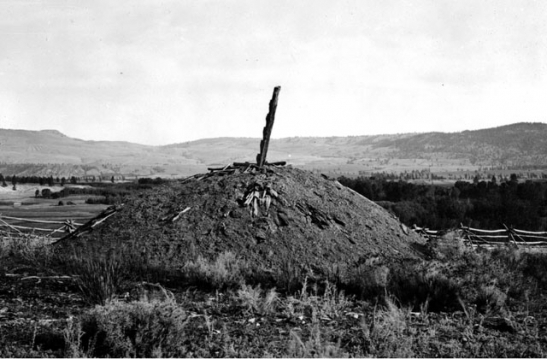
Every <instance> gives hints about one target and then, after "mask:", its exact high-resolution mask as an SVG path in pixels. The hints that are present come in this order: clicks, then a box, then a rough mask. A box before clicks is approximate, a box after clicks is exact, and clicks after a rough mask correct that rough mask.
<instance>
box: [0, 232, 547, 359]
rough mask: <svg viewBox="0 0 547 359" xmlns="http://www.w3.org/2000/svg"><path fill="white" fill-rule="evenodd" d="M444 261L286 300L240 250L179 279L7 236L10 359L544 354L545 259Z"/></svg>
mask: <svg viewBox="0 0 547 359" xmlns="http://www.w3.org/2000/svg"><path fill="white" fill-rule="evenodd" d="M444 254H445V257H444V259H439V258H437V259H435V257H433V258H431V259H430V260H428V261H426V262H421V263H418V262H416V263H406V264H405V265H404V266H402V267H401V266H398V265H397V264H395V263H386V264H384V265H381V266H377V265H371V266H369V267H367V268H365V270H363V268H361V270H360V271H359V272H356V273H354V274H359V275H358V276H353V277H352V278H353V280H351V281H349V282H348V281H343V277H342V276H339V277H333V278H331V280H333V282H329V281H327V280H326V279H318V278H309V277H307V276H306V277H298V278H294V279H295V280H297V281H298V282H299V286H298V288H296V290H294V291H290V292H288V291H285V290H281V289H280V288H282V286H281V285H279V286H277V288H276V287H275V286H274V287H271V286H270V287H265V286H263V285H261V283H257V282H256V279H255V280H253V279H252V278H256V274H257V269H258V268H257V267H256V266H253V263H247V262H246V261H245V260H244V259H242V258H238V257H237V255H234V254H233V253H223V254H222V255H220V256H219V257H218V258H216V259H215V260H205V259H203V258H197V259H196V260H195V261H189V262H187V263H184V264H183V267H182V268H181V271H180V272H179V273H177V275H176V277H172V276H171V275H169V274H168V273H163V272H162V271H161V270H160V268H158V267H154V266H152V267H151V266H150V265H151V263H146V259H144V258H143V257H142V256H141V255H140V253H131V252H124V251H123V250H122V251H120V252H119V253H110V254H108V255H107V256H106V257H104V256H99V255H98V254H97V253H88V254H86V255H85V256H81V257H79V256H75V255H73V256H71V257H63V256H59V254H56V253H55V251H54V250H53V249H52V248H51V247H45V246H43V245H40V244H39V243H37V242H34V244H31V243H30V242H26V243H22V242H21V240H20V239H17V238H11V239H10V238H4V239H3V240H2V241H0V259H2V261H1V263H2V264H1V265H0V303H1V304H2V305H1V306H0V357H187V356H188V357H349V356H351V357H545V354H546V350H547V336H546V335H547V315H546V314H545V313H547V307H546V305H545V301H544V297H545V294H546V292H545V289H546V288H547V287H546V280H545V278H546V277H545V263H546V260H547V259H546V257H545V255H531V254H526V253H519V252H516V251H511V250H507V249H502V250H496V251H491V252H490V251H487V252H474V251H466V252H463V253H452V254H451V255H450V256H449V257H446V255H447V254H448V253H444ZM151 268H154V270H151ZM380 273H387V274H388V275H387V276H383V275H380ZM276 274H278V275H279V276H280V278H281V277H283V276H285V275H289V274H290V273H288V272H287V273H276ZM292 275H294V274H292ZM339 275H341V274H339ZM350 277H351V275H350ZM143 280H144V281H146V282H143ZM336 283H338V284H336Z"/></svg>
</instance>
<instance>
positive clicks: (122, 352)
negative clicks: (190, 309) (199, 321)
mask: <svg viewBox="0 0 547 359" xmlns="http://www.w3.org/2000/svg"><path fill="white" fill-rule="evenodd" d="M187 321H188V317H187V315H186V312H185V311H184V310H183V309H181V308H180V307H178V306H177V305H176V304H175V303H174V302H171V301H168V302H158V301H154V302H131V303H122V302H116V301H114V302H108V303H106V304H105V305H104V306H97V307H95V308H94V309H92V310H90V311H89V312H88V313H86V314H84V315H83V316H82V317H81V318H80V319H79V320H78V322H77V323H76V325H69V326H68V327H67V328H66V329H65V340H66V347H67V349H66V351H67V353H66V354H68V355H70V356H72V357H80V356H88V355H89V356H94V357H126V358H129V357H137V358H142V357H144V358H151V357H156V358H158V357H182V356H184V355H185V350H184V344H183V343H184V339H185V334H184V328H185V326H186V324H187Z"/></svg>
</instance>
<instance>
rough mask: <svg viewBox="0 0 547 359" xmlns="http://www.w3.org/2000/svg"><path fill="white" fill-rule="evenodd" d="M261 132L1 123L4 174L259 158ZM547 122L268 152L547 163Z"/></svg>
mask: <svg viewBox="0 0 547 359" xmlns="http://www.w3.org/2000/svg"><path fill="white" fill-rule="evenodd" d="M259 143H260V140H259V139H255V138H214V139H203V140H198V141H192V142H185V143H178V144H171V145H166V146H145V145H139V144H135V143H129V142H110V141H83V140H79V139H74V138H70V137H67V136H65V135H63V134H61V133H60V132H58V131H55V130H46V131H23V130H2V129H0V172H1V173H3V174H4V175H10V174H17V175H50V174H52V175H54V176H72V175H74V176H84V175H88V176H89V175H106V176H110V175H124V176H161V177H170V176H186V175H190V174H194V173H198V172H204V171H206V168H207V167H208V166H218V165H225V164H227V163H231V162H234V161H254V159H255V156H256V153H257V152H258V146H259ZM546 153H547V124H544V123H516V124H512V125H507V126H501V127H495V128H489V129H483V130H477V131H463V132H454V133H441V132H429V133H414V134H396V135H376V136H351V137H292V138H282V139H272V141H271V142H270V151H269V154H268V159H269V160H270V161H280V160H283V161H288V162H289V163H290V164H293V165H295V166H299V167H302V168H305V169H309V170H320V171H325V172H332V171H334V172H339V173H343V172H354V173H357V172H359V171H365V172H375V171H388V172H390V171H395V172H403V171H412V170H420V169H429V168H430V169H432V171H439V170H443V171H456V170H462V169H464V170H475V169H477V168H478V167H479V166H488V167H511V166H523V165H526V166H547V156H545V154H546Z"/></svg>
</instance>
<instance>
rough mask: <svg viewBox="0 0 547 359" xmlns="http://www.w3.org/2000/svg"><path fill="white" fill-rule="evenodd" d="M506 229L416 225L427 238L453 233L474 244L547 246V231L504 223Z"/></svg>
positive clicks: (415, 228)
mask: <svg viewBox="0 0 547 359" xmlns="http://www.w3.org/2000/svg"><path fill="white" fill-rule="evenodd" d="M504 227H505V228H504V229H495V230H485V229H478V228H471V227H466V226H463V225H461V224H460V227H459V228H455V229H451V230H447V231H434V230H430V229H428V228H422V227H418V226H416V225H414V227H413V229H414V231H415V232H416V233H418V234H421V235H423V236H425V237H427V238H442V237H444V236H446V235H447V234H449V233H453V234H454V235H455V237H456V238H462V239H463V240H464V241H465V243H467V244H472V245H490V246H496V245H504V244H507V243H511V244H514V245H516V246H530V247H534V246H547V232H532V231H524V230H521V229H515V228H511V227H508V226H506V225H504Z"/></svg>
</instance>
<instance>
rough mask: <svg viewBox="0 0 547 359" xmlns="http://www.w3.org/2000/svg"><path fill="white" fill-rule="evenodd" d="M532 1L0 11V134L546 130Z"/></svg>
mask: <svg viewBox="0 0 547 359" xmlns="http://www.w3.org/2000/svg"><path fill="white" fill-rule="evenodd" d="M545 34H547V1H544V0H538V1H533V0H451V1H449V0H411V1H405V0H400V1H392V0H382V1H379V0H374V1H372V0H348V1H346V0H338V1H334V0H332V1H325V0H306V1H303V0H276V1H271V0H245V1H244V0H223V1H211V0H199V1H198V0H192V1H190V0H182V1H181V0H173V1H161V0H131V1H128V0H117V1H97V0H95V1H83V0H42V1H40V0H0V128H4V129H27V130H42V129H56V130H59V131H61V132H62V133H64V134H65V135H67V136H70V137H75V138H80V139H84V140H109V141H113V140H116V141H129V142H136V143H141V144H148V145H165V144H172V143H179V142H186V141H192V140H197V139H202V138H213V137H256V138H259V137H261V136H262V128H263V127H264V125H265V117H266V114H267V112H268V103H269V101H270V98H271V96H272V92H273V88H274V87H275V86H281V92H280V95H279V104H278V108H277V114H276V120H275V125H274V128H273V132H272V137H274V138H283V137H294V136H321V137H324V136H356V135H376V134H392V133H408V132H429V131H442V132H455V131H463V130H473V129H481V128H489V127H496V126H502V125H506V124H510V123H515V122H547V116H546V114H547V101H546V100H545V96H546V94H547V36H545Z"/></svg>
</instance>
